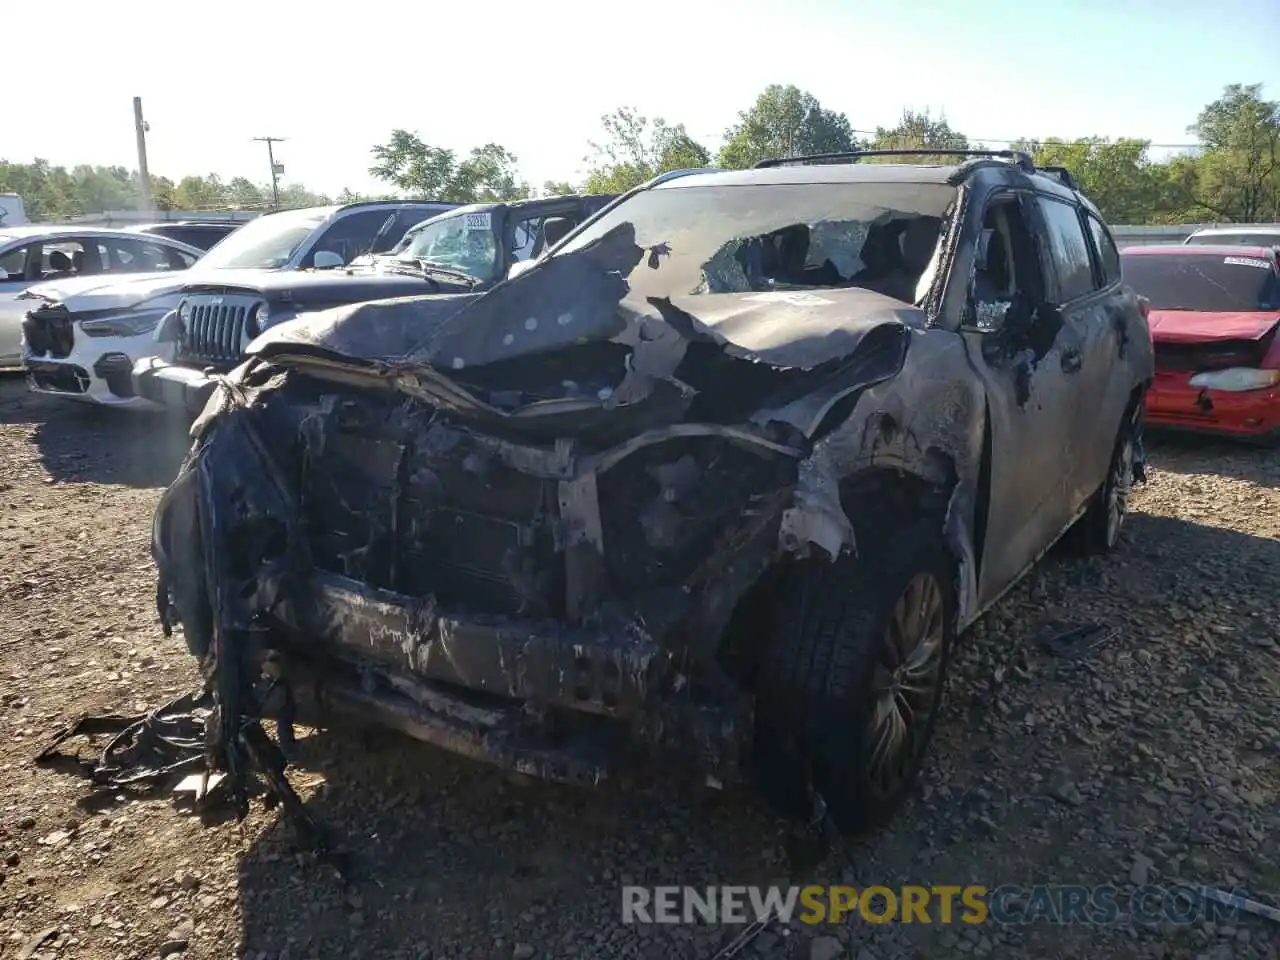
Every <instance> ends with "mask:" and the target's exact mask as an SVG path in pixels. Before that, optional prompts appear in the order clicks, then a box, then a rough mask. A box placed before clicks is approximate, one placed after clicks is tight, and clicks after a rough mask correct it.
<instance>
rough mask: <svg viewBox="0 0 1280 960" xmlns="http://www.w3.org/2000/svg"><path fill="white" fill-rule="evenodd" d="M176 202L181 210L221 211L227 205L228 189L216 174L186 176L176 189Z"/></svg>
mask: <svg viewBox="0 0 1280 960" xmlns="http://www.w3.org/2000/svg"><path fill="white" fill-rule="evenodd" d="M174 202H175V204H176V205H177V208H178V209H179V210H219V209H222V208H223V207H225V206H226V205H227V199H226V187H225V186H224V185H223V183H222V180H221V178H220V177H219V176H218V175H217V174H216V173H211V174H209V175H208V176H206V177H199V176H186V177H183V178H182V179H181V180H179V181H178V185H177V187H175V188H174Z"/></svg>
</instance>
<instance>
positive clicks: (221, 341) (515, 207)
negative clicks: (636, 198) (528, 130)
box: [134, 196, 613, 413]
mask: <svg viewBox="0 0 1280 960" xmlns="http://www.w3.org/2000/svg"><path fill="white" fill-rule="evenodd" d="M612 199H613V198H612V197H607V196H561V197H544V198H541V199H536V200H519V201H511V202H504V203H481V204H472V205H470V206H462V207H456V208H455V209H452V210H449V211H448V212H446V213H442V214H439V215H437V216H434V217H431V218H430V219H427V220H424V221H421V222H419V223H417V224H416V225H414V226H412V227H410V228H409V229H408V231H407V232H405V233H404V235H403V238H401V239H399V241H398V242H397V243H395V244H394V246H391V245H386V246H383V245H379V244H377V243H374V244H372V246H373V248H374V249H375V250H379V251H386V252H379V253H370V254H366V255H364V256H361V257H356V258H354V259H353V260H352V261H351V262H350V263H349V264H347V266H346V267H345V268H343V269H336V268H335V269H329V270H322V271H321V270H317V271H313V272H294V273H288V274H283V273H279V272H268V271H252V272H251V271H238V272H234V273H233V272H227V273H226V274H225V275H223V274H220V275H218V276H216V277H210V276H206V277H203V278H201V279H200V280H199V281H192V282H191V283H190V284H188V285H187V286H185V287H184V288H183V293H184V297H183V300H182V302H181V304H180V306H179V308H178V310H177V311H175V312H174V313H173V314H171V315H170V316H169V318H168V319H167V320H166V322H165V323H164V324H163V325H162V326H161V328H160V329H159V330H158V331H157V334H156V339H157V343H158V344H159V345H161V346H164V345H168V346H170V347H171V348H172V357H171V359H170V358H167V357H164V356H153V357H146V358H144V359H142V360H140V361H138V363H137V364H136V365H135V367H134V389H135V391H136V393H137V394H138V395H139V396H141V397H144V398H146V399H149V400H152V401H154V402H157V403H161V404H163V405H165V406H168V407H174V408H180V409H185V410H186V411H187V412H188V413H195V412H198V411H199V410H200V409H201V408H202V407H203V406H204V402H205V400H207V399H208V396H209V392H210V390H211V389H212V383H213V381H212V380H211V378H210V376H209V372H210V371H221V372H225V371H226V370H229V369H230V368H231V367H233V366H235V365H236V364H237V363H239V362H240V360H241V359H242V356H243V350H244V348H245V347H246V346H248V344H249V342H250V341H251V340H253V338H254V337H256V336H257V335H258V334H260V333H261V332H262V331H263V330H266V329H268V328H269V327H273V326H276V325H277V324H280V323H283V322H284V321H286V320H290V319H293V318H294V317H296V316H297V315H299V314H301V313H304V312H308V311H316V310H323V309H327V308H329V307H337V306H342V305H344V304H353V303H362V302H364V301H368V300H385V299H389V298H393V297H411V296H422V295H426V294H438V295H462V296H463V299H462V300H458V301H456V302H457V303H458V304H461V303H463V302H465V301H466V300H467V299H471V298H474V297H475V296H476V295H478V294H480V293H482V292H483V291H485V290H488V289H489V288H490V287H492V286H493V285H494V284H496V283H497V282H498V281H500V280H502V279H503V278H505V277H506V276H507V275H508V274H509V273H510V272H511V271H512V268H513V267H514V266H515V265H516V264H518V263H521V262H532V261H533V260H535V259H536V258H537V257H539V256H541V255H542V253H543V252H544V251H545V250H547V249H548V248H549V247H550V246H552V245H553V244H554V243H555V242H556V241H558V240H559V239H560V238H561V237H563V236H564V235H565V234H566V233H568V232H569V231H570V230H571V229H573V228H574V227H576V226H578V225H579V224H580V223H582V222H583V221H584V220H585V219H587V218H588V217H590V216H591V215H592V214H593V213H595V212H596V211H597V210H599V209H600V208H601V207H603V206H604V205H605V204H606V203H608V202H609V201H610V200H612ZM390 222H391V221H390V220H389V221H388V223H390ZM388 246H389V247H390V249H387V247H388ZM449 302H455V301H449Z"/></svg>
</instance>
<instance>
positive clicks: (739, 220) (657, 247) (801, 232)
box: [555, 183, 956, 303]
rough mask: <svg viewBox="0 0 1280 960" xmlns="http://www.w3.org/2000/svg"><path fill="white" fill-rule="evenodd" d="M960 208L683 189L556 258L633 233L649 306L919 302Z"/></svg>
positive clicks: (617, 212) (758, 188) (628, 210)
mask: <svg viewBox="0 0 1280 960" xmlns="http://www.w3.org/2000/svg"><path fill="white" fill-rule="evenodd" d="M955 197H956V189H955V188H954V187H951V186H948V185H945V184H934V183H842V184H833V183H801V184H751V185H735V186H702V187H700V186H691V185H680V184H677V185H676V186H672V187H658V188H656V189H652V190H647V191H644V192H643V193H639V194H637V195H636V196H634V197H632V198H631V199H629V200H627V201H626V202H625V203H623V204H621V205H620V206H618V207H617V208H615V209H614V210H612V211H611V212H609V213H608V214H606V215H605V216H604V217H601V218H600V219H598V220H596V221H595V222H594V223H592V224H591V225H590V226H588V227H587V229H585V230H584V231H582V232H581V233H579V234H578V235H577V236H575V237H574V238H572V239H571V240H570V241H569V242H568V243H567V244H565V245H564V246H563V247H561V248H560V249H559V250H558V251H556V254H555V256H556V257H559V256H563V255H564V254H566V253H570V252H572V251H574V250H578V249H581V248H582V247H584V246H586V245H588V244H590V243H592V242H593V241H595V240H597V239H599V238H600V237H602V236H604V235H605V234H606V233H608V232H609V231H610V230H612V229H614V228H616V227H618V225H619V224H623V223H630V224H633V225H634V228H635V242H636V244H637V245H639V246H640V247H642V248H643V249H645V250H646V251H647V253H648V256H647V257H646V258H645V259H644V260H642V261H641V263H640V264H639V266H637V267H636V269H635V270H633V271H632V272H631V274H630V275H629V276H628V282H629V283H630V286H631V289H632V291H633V293H637V294H640V295H641V296H654V297H672V296H688V295H694V296H696V295H703V294H720V293H746V292H754V291H773V290H779V291H782V290H803V289H806V288H814V287H842V286H855V287H865V288H867V289H870V290H875V291H876V292H878V293H883V294H885V295H887V296H891V297H894V298H895V299H898V300H902V301H904V302H907V303H915V302H918V301H919V299H920V298H921V297H922V296H923V295H924V292H925V291H926V290H927V289H928V286H929V283H928V281H929V280H930V279H931V276H932V273H933V270H932V269H931V266H932V261H933V257H934V252H935V250H936V248H937V246H938V237H939V232H940V228H941V225H942V220H943V218H944V217H945V216H946V214H947V213H948V211H949V209H950V207H951V205H952V203H953V202H954V200H955Z"/></svg>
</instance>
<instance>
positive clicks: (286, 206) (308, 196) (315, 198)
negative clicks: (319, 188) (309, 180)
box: [262, 183, 333, 210]
mask: <svg viewBox="0 0 1280 960" xmlns="http://www.w3.org/2000/svg"><path fill="white" fill-rule="evenodd" d="M279 189H280V209H281V210H300V209H302V208H303V207H323V206H328V205H329V204H330V203H332V202H333V201H332V200H330V199H329V197H328V195H327V194H323V193H315V192H314V191H311V190H308V189H307V188H306V187H304V186H303V185H302V184H300V183H290V184H280V185H279ZM262 194H263V196H264V197H269V196H271V185H270V184H268V185H267V186H265V187H263V188H262Z"/></svg>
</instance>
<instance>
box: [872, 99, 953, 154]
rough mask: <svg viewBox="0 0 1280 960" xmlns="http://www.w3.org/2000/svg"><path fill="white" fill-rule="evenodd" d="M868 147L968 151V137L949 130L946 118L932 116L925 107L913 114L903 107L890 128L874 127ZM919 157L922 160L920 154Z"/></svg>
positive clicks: (912, 111) (877, 148) (876, 148)
mask: <svg viewBox="0 0 1280 960" xmlns="http://www.w3.org/2000/svg"><path fill="white" fill-rule="evenodd" d="M868 146H869V147H870V148H871V149H873V150H910V149H911V148H912V147H924V148H927V149H933V150H968V149H969V148H970V143H969V138H968V137H966V136H965V135H964V134H963V133H960V132H959V131H958V130H953V129H952V128H951V125H950V124H949V123H947V120H946V117H937V118H935V117H933V116H932V115H931V114H930V113H929V111H928V110H926V111H924V112H923V113H917V112H916V111H914V110H903V111H902V118H901V119H900V120H899V121H898V123H897V125H896V126H893V127H887V128H886V127H876V135H875V137H873V138H872V140H871V143H870V144H868ZM919 159H924V158H923V157H921V158H919ZM912 160H913V158H912V157H910V156H907V157H901V158H899V157H891V158H886V162H897V163H903V162H906V163H910V162H911V161H912Z"/></svg>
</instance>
